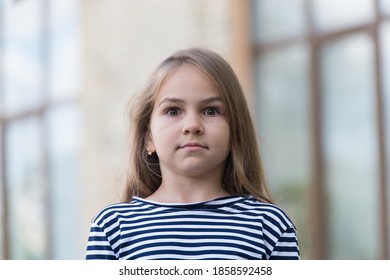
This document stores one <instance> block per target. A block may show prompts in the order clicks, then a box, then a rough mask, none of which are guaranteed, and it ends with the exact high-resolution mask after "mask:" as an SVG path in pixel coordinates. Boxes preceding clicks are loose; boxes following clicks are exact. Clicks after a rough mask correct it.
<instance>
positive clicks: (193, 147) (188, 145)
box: [179, 142, 207, 150]
mask: <svg viewBox="0 0 390 280" xmlns="http://www.w3.org/2000/svg"><path fill="white" fill-rule="evenodd" d="M179 148H181V149H187V150H199V149H207V146H206V145H202V144H201V143H199V142H187V143H184V144H183V145H181V146H180V147H179Z"/></svg>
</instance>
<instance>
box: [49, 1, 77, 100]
mask: <svg viewBox="0 0 390 280" xmlns="http://www.w3.org/2000/svg"><path fill="white" fill-rule="evenodd" d="M78 5H79V1H78V0H52V1H50V5H49V7H50V27H49V30H50V34H49V38H50V53H49V56H50V59H49V63H50V65H49V67H50V75H51V76H50V82H49V84H50V94H51V95H52V96H54V97H63V96H72V95H76V94H77V93H78V90H79V86H80V76H81V73H80V38H79V36H80V34H79V30H80V24H79V18H78V16H79V14H78Z"/></svg>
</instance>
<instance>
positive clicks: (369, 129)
mask: <svg viewBox="0 0 390 280" xmlns="http://www.w3.org/2000/svg"><path fill="white" fill-rule="evenodd" d="M321 55H322V56H321V63H322V64H321V65H322V66H323V67H322V85H323V86H322V93H323V129H324V131H323V134H324V138H323V139H324V143H323V144H324V155H325V172H326V173H325V174H326V199H327V215H328V229H329V232H328V234H327V236H328V244H329V250H330V252H329V253H330V257H331V258H332V259H375V258H378V257H379V255H378V249H379V244H380V235H379V224H378V219H379V217H380V213H379V207H378V188H379V185H378V184H379V182H378V170H379V167H378V158H377V155H378V150H377V149H378V148H377V131H376V126H377V122H376V107H375V104H376V103H375V85H374V76H373V73H374V69H373V61H372V58H373V47H372V42H371V41H370V39H369V38H368V37H366V36H364V35H355V36H352V37H347V38H344V39H342V40H339V41H335V42H331V43H328V44H327V45H326V46H325V47H324V48H323V49H322V53H321Z"/></svg>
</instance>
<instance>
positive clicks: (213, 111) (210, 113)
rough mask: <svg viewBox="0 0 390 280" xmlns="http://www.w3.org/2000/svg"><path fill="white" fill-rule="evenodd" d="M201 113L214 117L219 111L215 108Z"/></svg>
mask: <svg viewBox="0 0 390 280" xmlns="http://www.w3.org/2000/svg"><path fill="white" fill-rule="evenodd" d="M203 113H204V114H205V115H206V116H215V115H218V114H219V109H218V108H216V107H209V108H206V109H205V110H204V111H203Z"/></svg>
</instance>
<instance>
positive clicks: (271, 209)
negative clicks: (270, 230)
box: [238, 197, 295, 230]
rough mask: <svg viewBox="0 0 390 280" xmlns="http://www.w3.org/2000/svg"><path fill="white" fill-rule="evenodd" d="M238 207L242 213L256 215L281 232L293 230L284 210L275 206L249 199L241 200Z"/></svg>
mask: <svg viewBox="0 0 390 280" xmlns="http://www.w3.org/2000/svg"><path fill="white" fill-rule="evenodd" d="M238 206H239V207H240V208H242V210H243V211H244V212H247V213H250V214H252V215H257V216H258V217H260V218H261V219H262V220H263V221H264V222H266V223H269V224H272V225H274V226H277V227H280V228H281V229H282V230H287V229H288V228H295V226H294V224H293V222H292V221H291V219H290V218H289V216H288V215H287V213H286V212H285V210H283V209H282V208H281V207H279V206H277V205H275V204H271V203H266V202H261V201H258V200H256V199H254V198H252V197H249V198H246V199H244V200H242V201H241V203H240V204H239V205H238Z"/></svg>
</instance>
